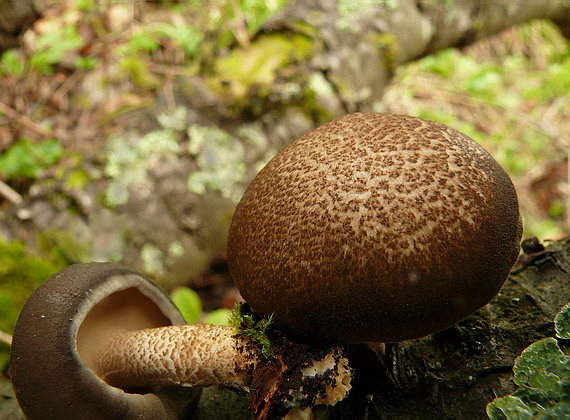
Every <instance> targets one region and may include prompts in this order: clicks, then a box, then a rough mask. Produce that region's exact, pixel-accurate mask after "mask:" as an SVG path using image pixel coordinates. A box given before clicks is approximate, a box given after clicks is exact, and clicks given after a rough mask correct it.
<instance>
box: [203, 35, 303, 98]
mask: <svg viewBox="0 0 570 420" xmlns="http://www.w3.org/2000/svg"><path fill="white" fill-rule="evenodd" d="M312 52H313V43H312V41H311V40H310V38H308V37H306V36H304V35H300V34H268V35H262V36H260V37H259V38H257V39H255V40H254V42H253V43H251V44H250V45H248V46H245V47H240V48H236V49H234V50H233V51H232V52H230V53H229V54H228V55H227V56H225V57H222V58H220V59H218V60H217V61H216V63H215V65H214V70H213V74H212V76H211V77H210V79H209V81H208V84H209V86H210V88H212V89H213V90H214V91H216V92H218V93H220V94H222V95H224V96H226V97H228V98H230V99H231V100H232V102H234V103H236V104H237V105H238V106H245V105H246V103H247V101H248V97H249V95H250V93H251V94H255V96H257V97H261V98H264V97H266V96H267V95H268V94H269V93H270V92H271V88H272V86H273V85H274V83H275V81H276V79H277V78H278V76H279V73H280V71H281V70H283V69H284V68H285V67H287V66H288V65H290V64H292V63H295V62H297V61H301V60H303V59H306V58H307V57H309V56H311V54H312Z"/></svg>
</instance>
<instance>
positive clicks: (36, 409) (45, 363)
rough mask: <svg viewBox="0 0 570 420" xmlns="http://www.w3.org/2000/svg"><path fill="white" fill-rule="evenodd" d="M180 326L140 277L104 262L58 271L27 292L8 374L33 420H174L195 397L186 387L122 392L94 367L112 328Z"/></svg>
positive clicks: (170, 307)
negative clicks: (96, 371) (101, 346)
mask: <svg viewBox="0 0 570 420" xmlns="http://www.w3.org/2000/svg"><path fill="white" fill-rule="evenodd" d="M183 323H184V320H183V318H182V315H181V314H180V313H179V312H178V310H177V308H176V307H175V306H174V304H173V303H172V302H171V301H170V299H169V297H168V295H166V293H164V292H163V291H162V289H160V288H159V287H158V286H157V285H156V284H155V283H153V282H151V281H149V280H147V279H146V278H144V277H142V276H141V275H140V274H137V273H135V272H133V271H130V270H127V269H124V268H120V267H118V266H116V265H114V264H105V263H93V264H81V265H75V266H71V267H69V268H67V269H65V270H62V271H61V272H59V273H58V274H56V275H55V276H53V277H51V278H50V279H49V280H48V281H46V282H45V283H44V284H43V285H42V286H40V287H39V288H38V289H37V290H36V291H35V292H34V293H33V294H32V296H31V297H30V299H29V300H28V301H27V302H26V305H25V306H24V309H23V310H22V312H21V314H20V317H19V319H18V323H17V325H16V329H15V331H14V339H13V342H12V350H11V360H10V372H11V376H12V381H13V385H14V389H15V392H16V396H17V398H18V401H19V403H20V406H21V407H22V409H23V411H24V413H25V414H26V416H27V417H28V418H30V419H72V418H82V419H156V418H178V415H179V413H180V412H184V411H185V410H186V407H185V405H186V404H188V403H189V402H191V401H193V400H194V401H195V400H196V398H191V397H190V396H189V394H188V393H189V392H190V391H189V390H188V389H186V390H177V391H172V390H171V391H169V390H168V389H162V390H161V389H156V390H152V391H151V390H145V391H141V392H140V393H127V392H124V391H123V390H121V389H119V388H114V387H111V386H109V385H107V384H106V383H105V382H104V381H103V380H102V379H101V378H99V377H98V376H97V375H96V374H95V373H94V371H93V370H92V367H93V366H94V364H95V360H96V358H97V352H98V351H99V348H100V345H101V344H102V343H103V342H104V341H105V340H106V338H107V335H108V334H109V333H110V332H111V331H117V330H130V331H132V330H140V329H143V328H152V327H161V326H167V325H178V324H183ZM179 403H181V404H182V405H180V404H179Z"/></svg>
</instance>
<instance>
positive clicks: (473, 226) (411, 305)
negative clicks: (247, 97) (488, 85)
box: [228, 113, 522, 342]
mask: <svg viewBox="0 0 570 420" xmlns="http://www.w3.org/2000/svg"><path fill="white" fill-rule="evenodd" d="M521 234H522V225H521V220H520V216H519V212H518V201H517V196H516V192H515V189H514V187H513V185H512V183H511V180H510V179H509V177H508V175H507V174H506V173H505V171H504V170H503V169H502V168H501V167H500V165H499V164H498V163H497V162H496V161H495V160H494V159H493V158H492V157H491V156H490V155H489V154H488V153H487V152H486V151H485V150H484V149H483V148H481V147H480V146H479V145H478V144H477V143H475V142H474V141H473V140H472V139H470V138H469V137H467V136H466V135H464V134H462V133H460V132H458V131H456V130H454V129H452V128H449V127H446V126H444V125H442V124H438V123H435V122H432V121H427V120H423V119H420V118H414V117H409V116H404V115H390V114H380V113H362V114H350V115H346V116H344V117H342V118H339V119H337V120H335V121H332V122H330V123H328V124H325V125H324V126H322V127H320V128H317V129H315V130H313V131H311V132H309V133H307V134H305V135H304V136H302V137H300V138H299V139H297V140H296V141H295V142H293V143H292V144H291V145H289V146H288V147H286V148H285V149H284V150H283V151H282V152H281V153H279V154H278V155H277V156H276V157H275V158H274V159H273V160H271V161H270V162H269V163H268V164H267V166H266V167H265V168H264V169H263V170H262V171H261V172H260V173H259V174H258V176H257V177H256V178H255V179H254V180H253V182H252V183H251V185H250V186H249V188H248V189H247V191H246V193H245V195H244V196H243V198H242V200H241V202H240V203H239V205H238V207H237V209H236V212H235V215H234V219H233V221H232V225H231V228H230V235H229V243H228V259H229V263H230V270H231V273H232V275H233V277H234V280H235V282H236V284H237V286H238V288H239V289H240V291H241V293H242V295H243V297H244V298H245V299H246V301H247V302H248V303H249V304H250V305H251V306H252V307H253V309H254V310H255V311H256V312H258V313H259V314H261V315H269V314H272V313H273V314H274V317H275V322H276V323H277V325H279V326H281V327H283V328H285V329H287V330H290V331H292V332H295V333H298V334H302V335H306V336H312V337H316V338H320V339H326V340H338V341H357V342H363V341H400V340H404V339H409V338H414V337H420V336H423V335H427V334H430V333H433V332H436V331H439V330H442V329H444V328H447V327H449V326H451V325H453V324H454V323H456V322H458V321H459V320H461V319H463V318H464V317H466V316H467V315H469V314H470V313H472V312H473V311H474V310H476V309H478V308H480V307H481V306H483V305H485V304H486V303H487V302H488V301H489V300H490V299H491V298H492V297H493V296H495V295H496V294H497V293H498V291H499V289H500V288H501V286H502V284H503V282H504V281H505V279H506V277H507V275H508V273H509V270H510V268H511V266H512V265H513V264H514V262H515V260H516V258H517V255H518V250H519V241H520V237H521Z"/></svg>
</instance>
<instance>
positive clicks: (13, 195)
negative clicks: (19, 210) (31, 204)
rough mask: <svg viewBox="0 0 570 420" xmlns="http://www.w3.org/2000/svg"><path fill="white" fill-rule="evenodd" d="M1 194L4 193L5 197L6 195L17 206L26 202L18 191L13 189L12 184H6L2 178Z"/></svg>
mask: <svg viewBox="0 0 570 420" xmlns="http://www.w3.org/2000/svg"><path fill="white" fill-rule="evenodd" d="M0 195H3V196H4V197H6V198H7V199H8V200H10V201H11V202H12V203H14V204H15V205H17V206H21V205H22V203H23V202H24V199H23V198H22V196H21V195H20V194H19V193H18V191H16V190H15V189H13V188H12V187H11V186H9V185H8V184H6V183H5V182H4V181H2V180H0Z"/></svg>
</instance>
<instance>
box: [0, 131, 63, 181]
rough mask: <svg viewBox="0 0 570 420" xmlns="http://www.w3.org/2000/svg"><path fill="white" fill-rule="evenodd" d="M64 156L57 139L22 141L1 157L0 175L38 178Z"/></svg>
mask: <svg viewBox="0 0 570 420" xmlns="http://www.w3.org/2000/svg"><path fill="white" fill-rule="evenodd" d="M62 155H63V147H62V145H61V143H60V142H59V141H58V140H57V139H50V140H44V141H41V142H32V141H31V140H29V139H22V140H20V141H18V142H16V143H14V144H13V145H12V146H10V147H9V148H8V150H6V151H5V152H3V153H2V155H0V174H3V175H5V176H6V177H8V178H20V177H23V178H37V177H38V176H39V175H40V174H41V173H42V171H43V170H44V169H46V168H49V167H50V166H52V165H54V164H55V163H57V161H58V160H59V159H60V158H61V156H62Z"/></svg>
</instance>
